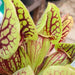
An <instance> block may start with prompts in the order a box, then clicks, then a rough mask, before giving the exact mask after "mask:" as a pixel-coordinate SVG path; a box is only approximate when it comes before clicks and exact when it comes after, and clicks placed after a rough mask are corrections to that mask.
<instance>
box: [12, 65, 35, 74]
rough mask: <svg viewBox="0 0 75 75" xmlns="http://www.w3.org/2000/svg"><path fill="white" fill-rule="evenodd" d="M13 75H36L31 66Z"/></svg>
mask: <svg viewBox="0 0 75 75" xmlns="http://www.w3.org/2000/svg"><path fill="white" fill-rule="evenodd" d="M13 75H34V72H33V70H32V69H31V67H30V66H27V67H25V68H22V69H20V70H18V71H16V72H15V73H14V74H13Z"/></svg>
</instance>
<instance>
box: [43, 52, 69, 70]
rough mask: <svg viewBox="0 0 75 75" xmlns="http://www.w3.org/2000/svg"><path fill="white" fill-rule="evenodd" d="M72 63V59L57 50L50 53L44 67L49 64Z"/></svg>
mask: <svg viewBox="0 0 75 75" xmlns="http://www.w3.org/2000/svg"><path fill="white" fill-rule="evenodd" d="M69 63H70V59H69V58H68V56H67V55H66V54H65V53H64V52H62V51H59V52H55V53H54V54H52V55H50V56H49V57H48V58H47V59H46V61H45V63H44V66H43V69H44V68H46V67H48V66H52V65H66V64H69Z"/></svg>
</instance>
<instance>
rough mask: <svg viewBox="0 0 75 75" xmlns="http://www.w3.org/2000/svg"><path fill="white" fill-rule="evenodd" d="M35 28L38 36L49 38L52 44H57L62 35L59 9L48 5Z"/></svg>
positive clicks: (50, 4)
mask: <svg viewBox="0 0 75 75" xmlns="http://www.w3.org/2000/svg"><path fill="white" fill-rule="evenodd" d="M36 27H37V31H38V34H39V35H41V36H43V37H49V38H50V39H51V41H52V43H54V44H55V43H57V42H59V40H60V38H61V35H62V23H61V18H60V12H59V9H58V8H57V7H56V6H55V5H54V4H52V3H48V6H47V9H46V10H45V12H44V14H43V16H42V17H41V19H40V20H39V22H38V23H37V26H36Z"/></svg>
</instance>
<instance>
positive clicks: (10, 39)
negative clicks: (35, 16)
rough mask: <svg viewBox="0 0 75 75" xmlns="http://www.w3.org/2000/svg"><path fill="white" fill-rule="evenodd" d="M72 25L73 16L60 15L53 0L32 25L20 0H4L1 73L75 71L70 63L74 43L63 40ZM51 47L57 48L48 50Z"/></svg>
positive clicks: (67, 74)
mask: <svg viewBox="0 0 75 75" xmlns="http://www.w3.org/2000/svg"><path fill="white" fill-rule="evenodd" d="M72 25H73V18H72V17H71V16H70V15H65V16H63V17H62V18H61V17H60V11H59V8H58V7H57V6H56V5H55V4H53V3H48V6H47V8H46V9H45V11H44V13H43V15H42V17H41V18H40V19H39V21H38V22H37V25H35V24H34V22H33V20H32V18H31V16H30V14H29V12H28V10H27V8H26V6H25V5H24V4H23V3H22V2H21V1H20V0H4V18H3V21H2V24H1V27H0V74H1V73H2V74H3V73H4V74H7V75H75V68H73V67H71V66H70V64H71V63H72V61H74V59H75V44H68V43H63V40H64V39H65V38H66V36H67V34H68V33H69V31H70V30H71V28H72ZM61 42H62V43H61ZM54 47H55V50H56V52H54V53H52V54H50V53H51V51H52V50H53V48H54Z"/></svg>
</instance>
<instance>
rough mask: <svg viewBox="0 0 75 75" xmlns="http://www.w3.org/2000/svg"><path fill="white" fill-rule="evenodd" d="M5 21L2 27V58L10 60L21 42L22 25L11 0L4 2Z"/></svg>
mask: <svg viewBox="0 0 75 75" xmlns="http://www.w3.org/2000/svg"><path fill="white" fill-rule="evenodd" d="M4 4H5V8H4V19H3V22H2V24H1V27H0V57H1V58H3V59H8V58H10V57H11V56H12V55H13V54H14V53H15V52H16V50H17V48H18V45H19V41H20V24H19V20H18V18H17V15H16V11H15V8H14V6H13V4H12V2H11V1H10V0H4Z"/></svg>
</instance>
